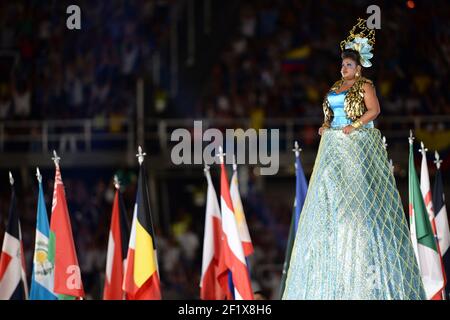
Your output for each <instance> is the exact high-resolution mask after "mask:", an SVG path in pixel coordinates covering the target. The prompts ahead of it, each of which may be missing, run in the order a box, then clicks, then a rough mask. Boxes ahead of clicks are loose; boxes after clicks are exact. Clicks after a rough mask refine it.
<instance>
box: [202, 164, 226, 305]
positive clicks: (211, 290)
mask: <svg viewBox="0 0 450 320" xmlns="http://www.w3.org/2000/svg"><path fill="white" fill-rule="evenodd" d="M205 176H206V180H207V182H208V191H207V198H206V214H205V235H204V239H203V259H202V274H201V277H200V298H201V299H202V300H223V299H224V298H225V295H226V293H225V292H224V291H223V289H222V287H221V286H220V284H219V282H218V280H217V277H218V273H219V261H220V259H221V257H222V255H221V252H220V251H221V248H220V246H221V242H222V240H221V236H222V218H221V217H220V207H219V202H218V201H217V194H216V190H215V189H214V185H213V183H212V181H211V175H210V173H209V167H208V166H207V167H206V168H205Z"/></svg>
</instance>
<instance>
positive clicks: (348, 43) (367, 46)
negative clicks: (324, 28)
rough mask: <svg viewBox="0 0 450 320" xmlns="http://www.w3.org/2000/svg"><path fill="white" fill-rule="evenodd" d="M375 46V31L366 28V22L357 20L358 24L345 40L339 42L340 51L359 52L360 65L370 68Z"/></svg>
mask: <svg viewBox="0 0 450 320" xmlns="http://www.w3.org/2000/svg"><path fill="white" fill-rule="evenodd" d="M374 45H375V30H374V29H369V28H367V25H366V20H364V19H361V18H358V22H357V23H356V24H355V25H354V26H353V28H352V30H350V34H349V36H348V37H347V39H345V40H343V41H341V50H345V49H353V50H356V51H358V52H359V56H360V57H361V59H360V60H361V65H362V66H363V67H366V68H368V67H370V66H372V63H371V62H370V59H371V58H372V57H373V54H372V52H371V51H372V49H373V46H374Z"/></svg>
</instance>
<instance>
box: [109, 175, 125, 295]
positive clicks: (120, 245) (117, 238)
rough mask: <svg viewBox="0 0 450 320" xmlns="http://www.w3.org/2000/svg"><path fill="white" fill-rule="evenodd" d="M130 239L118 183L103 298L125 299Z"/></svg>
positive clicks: (110, 231) (110, 230)
mask: <svg viewBox="0 0 450 320" xmlns="http://www.w3.org/2000/svg"><path fill="white" fill-rule="evenodd" d="M128 239H129V231H128V221H127V218H126V210H125V205H124V203H123V198H122V194H121V193H120V187H119V186H118V184H117V185H116V193H115V196H114V202H113V208H112V215H111V225H110V229H109V239H108V252H107V255H106V272H105V285H104V288H103V300H123V299H124V298H125V291H124V290H123V289H122V284H123V278H124V267H125V265H126V256H127V249H128V248H127V245H128V243H127V241H128Z"/></svg>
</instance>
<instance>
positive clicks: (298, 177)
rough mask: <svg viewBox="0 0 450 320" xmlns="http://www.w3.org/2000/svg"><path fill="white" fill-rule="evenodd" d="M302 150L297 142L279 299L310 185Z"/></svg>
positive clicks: (282, 291)
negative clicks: (291, 211)
mask: <svg viewBox="0 0 450 320" xmlns="http://www.w3.org/2000/svg"><path fill="white" fill-rule="evenodd" d="M301 150H302V149H300V148H299V147H298V142H297V141H296V142H295V148H294V149H293V151H294V152H295V200H294V210H293V211H294V212H293V214H292V218H291V226H290V228H289V236H288V242H287V245H286V255H285V260H284V264H283V271H282V274H281V284H280V292H279V297H280V299H281V297H282V296H283V293H284V288H285V285H286V278H287V272H288V269H289V264H290V262H291V255H292V248H293V246H294V240H295V236H296V234H297V227H298V222H299V220H300V213H301V212H302V209H303V204H304V203H305V198H306V193H307V191H308V183H307V182H306V177H305V174H304V172H303V167H302V163H301V161H300V151H301Z"/></svg>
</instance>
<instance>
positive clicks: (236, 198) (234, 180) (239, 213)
mask: <svg viewBox="0 0 450 320" xmlns="http://www.w3.org/2000/svg"><path fill="white" fill-rule="evenodd" d="M230 197H231V202H232V204H233V208H234V216H235V218H236V223H237V227H238V233H239V238H240V239H241V242H242V248H243V249H244V255H245V256H246V257H248V256H249V255H251V254H252V253H253V244H252V239H251V238H250V233H249V232H248V226H247V220H246V219H245V213H244V208H243V206H242V201H241V195H240V194H239V181H238V173H237V167H236V165H234V166H233V176H232V177H231V186H230Z"/></svg>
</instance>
